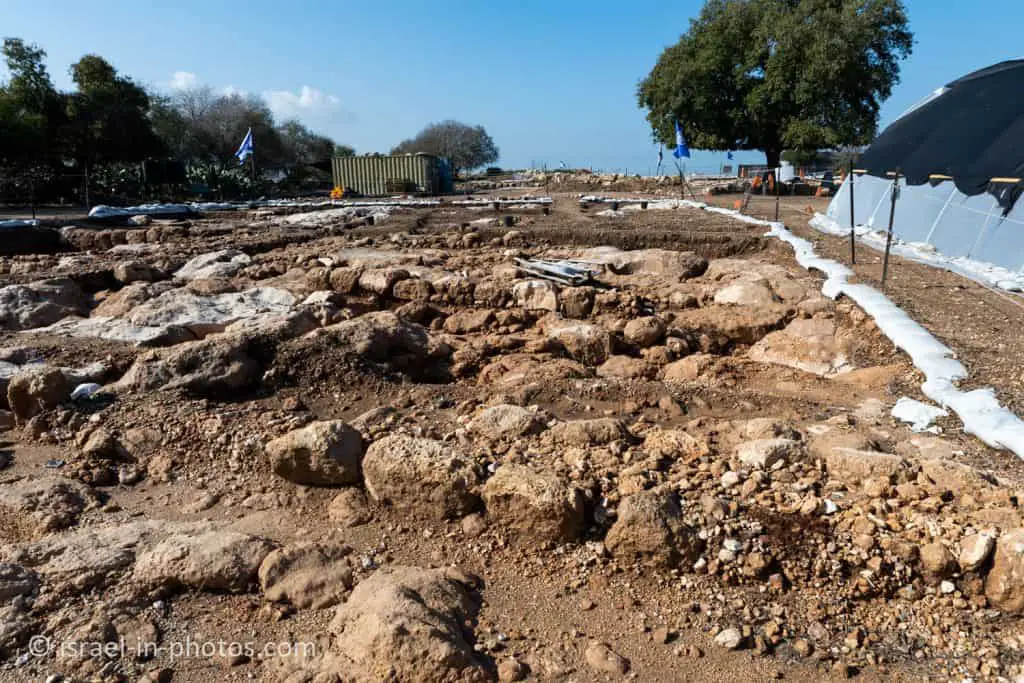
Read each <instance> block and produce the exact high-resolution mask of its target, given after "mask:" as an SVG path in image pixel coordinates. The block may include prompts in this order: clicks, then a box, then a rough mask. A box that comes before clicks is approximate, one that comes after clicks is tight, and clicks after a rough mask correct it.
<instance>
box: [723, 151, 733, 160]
mask: <svg viewBox="0 0 1024 683" xmlns="http://www.w3.org/2000/svg"><path fill="white" fill-rule="evenodd" d="M725 158H726V159H728V160H729V161H732V152H726V153H725Z"/></svg>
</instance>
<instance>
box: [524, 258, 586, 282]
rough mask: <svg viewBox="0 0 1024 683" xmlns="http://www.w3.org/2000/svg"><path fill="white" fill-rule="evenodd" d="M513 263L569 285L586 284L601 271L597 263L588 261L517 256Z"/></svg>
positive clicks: (527, 270) (534, 274)
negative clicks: (548, 259) (549, 259)
mask: <svg viewBox="0 0 1024 683" xmlns="http://www.w3.org/2000/svg"><path fill="white" fill-rule="evenodd" d="M515 263H516V265H517V266H519V268H520V269H521V270H523V271H524V272H526V273H529V274H530V275H533V276H534V277H539V278H541V279H543V280H551V281H552V282H557V283H559V284H563V285H569V286H570V287H578V286H580V285H586V284H589V283H591V282H593V281H594V276H596V275H598V274H599V273H600V272H601V268H600V266H599V265H598V264H596V263H592V262H590V261H574V260H568V259H567V260H562V261H546V260H543V259H522V258H517V259H516V260H515Z"/></svg>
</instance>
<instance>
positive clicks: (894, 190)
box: [882, 168, 900, 289]
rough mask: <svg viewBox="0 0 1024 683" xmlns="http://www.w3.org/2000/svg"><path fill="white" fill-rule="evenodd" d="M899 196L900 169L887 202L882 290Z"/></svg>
mask: <svg viewBox="0 0 1024 683" xmlns="http://www.w3.org/2000/svg"><path fill="white" fill-rule="evenodd" d="M899 196H900V169H898V168H897V169H896V177H895V178H893V179H892V199H891V201H890V202H889V231H888V232H887V233H886V235H885V259H884V260H883V261H882V289H885V278H886V276H887V275H888V274H889V247H890V246H891V245H892V223H893V220H894V219H895V218H896V200H897V199H898V198H899Z"/></svg>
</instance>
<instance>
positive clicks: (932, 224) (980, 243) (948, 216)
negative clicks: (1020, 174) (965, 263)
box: [827, 175, 1024, 273]
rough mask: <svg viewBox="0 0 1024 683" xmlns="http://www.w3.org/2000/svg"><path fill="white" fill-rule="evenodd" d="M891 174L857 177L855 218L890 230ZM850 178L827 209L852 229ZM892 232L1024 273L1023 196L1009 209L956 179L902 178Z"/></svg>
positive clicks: (944, 251)
mask: <svg viewBox="0 0 1024 683" xmlns="http://www.w3.org/2000/svg"><path fill="white" fill-rule="evenodd" d="M892 185H893V183H892V180H886V179H885V178H876V177H874V176H869V175H857V176H856V177H855V178H854V193H853V196H854V220H855V221H856V223H857V225H858V226H867V227H868V228H870V229H872V230H876V231H882V232H885V230H886V229H887V227H888V222H889V205H890V202H891V199H890V197H891V195H890V193H891V192H892ZM849 191H850V190H849V183H843V184H842V185H841V186H840V188H839V192H837V193H836V196H835V198H834V199H833V200H832V203H831V204H830V205H829V207H828V212H827V215H828V217H829V218H831V219H832V220H833V221H835V222H836V223H838V224H839V226H840V227H842V228H844V229H846V230H849V229H850V195H849ZM893 234H894V235H895V236H896V237H897V238H899V239H900V240H902V241H903V242H906V243H911V244H914V243H917V244H928V245H930V246H931V248H934V250H935V251H937V252H938V253H939V254H941V255H942V256H945V257H947V258H964V259H970V260H972V261H980V262H984V263H990V264H994V265H997V266H1001V267H1003V268H1005V269H1007V270H1009V271H1012V272H1022V273H1024V201H1020V202H1017V204H1016V205H1015V206H1014V207H1013V209H1011V211H1010V213H1009V214H1008V215H1006V216H1003V209H1002V208H1001V207H1000V206H999V205H998V204H997V203H996V200H995V198H994V197H993V196H992V195H990V194H988V193H983V194H980V195H976V196H974V197H968V196H967V195H965V194H963V193H962V192H960V191H959V190H957V189H956V186H955V185H954V184H953V182H952V181H943V182H941V183H939V184H938V185H935V186H932V185H929V184H925V185H909V186H908V185H907V184H906V183H905V182H904V181H902V180H901V181H900V194H899V197H898V198H897V200H896V214H895V220H894V222H893Z"/></svg>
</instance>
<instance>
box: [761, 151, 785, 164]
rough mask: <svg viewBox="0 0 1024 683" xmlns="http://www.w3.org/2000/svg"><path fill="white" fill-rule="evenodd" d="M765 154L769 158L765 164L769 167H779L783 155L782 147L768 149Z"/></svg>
mask: <svg viewBox="0 0 1024 683" xmlns="http://www.w3.org/2000/svg"><path fill="white" fill-rule="evenodd" d="M764 155H765V156H766V157H767V158H768V162H767V163H766V164H765V166H767V167H768V168H778V167H779V159H780V157H781V156H782V150H781V149H766V150H765V151H764Z"/></svg>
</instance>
